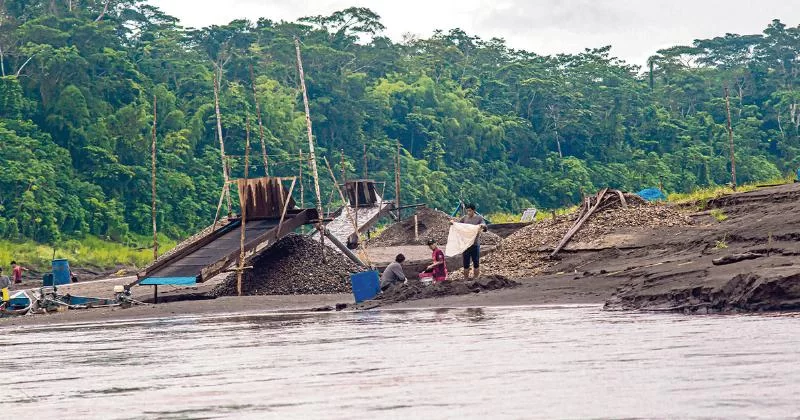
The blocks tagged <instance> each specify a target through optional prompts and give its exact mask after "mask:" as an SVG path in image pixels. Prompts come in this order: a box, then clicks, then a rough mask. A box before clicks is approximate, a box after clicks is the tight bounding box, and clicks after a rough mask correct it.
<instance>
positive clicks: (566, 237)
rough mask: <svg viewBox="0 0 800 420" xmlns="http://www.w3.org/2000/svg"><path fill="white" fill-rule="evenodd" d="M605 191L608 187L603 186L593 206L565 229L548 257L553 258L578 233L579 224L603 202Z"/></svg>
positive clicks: (581, 224)
mask: <svg viewBox="0 0 800 420" xmlns="http://www.w3.org/2000/svg"><path fill="white" fill-rule="evenodd" d="M607 192H608V188H603V189H602V190H601V191H600V192H599V193H598V194H597V202H596V203H595V204H594V206H592V208H591V209H589V211H588V212H586V214H585V215H584V216H583V217H581V218H579V219H578V221H576V222H575V224H574V225H572V227H571V228H570V230H569V231H567V233H566V235H564V237H563V238H562V239H561V242H559V243H558V246H556V248H555V249H554V250H553V252H552V253H551V254H550V258H554V257H555V256H556V254H558V252H559V251H561V249H563V248H564V247H565V246H566V245H567V243H569V241H570V240H571V239H572V237H573V236H575V234H576V233H578V231H579V230H580V228H581V226H583V224H584V223H585V222H586V221H587V220H589V218H590V217H592V214H593V213H594V212H595V210H597V208H598V207H600V203H602V202H603V199H604V198H605V195H606V193H607Z"/></svg>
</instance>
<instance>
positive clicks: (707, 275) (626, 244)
mask: <svg viewBox="0 0 800 420" xmlns="http://www.w3.org/2000/svg"><path fill="white" fill-rule="evenodd" d="M679 211H681V212H682V214H684V215H685V216H686V217H688V218H689V219H691V223H689V224H688V225H685V226H660V227H657V228H652V227H625V228H609V229H608V230H607V231H605V232H602V234H596V235H592V236H585V237H584V238H583V239H581V240H579V241H577V242H574V243H570V244H569V245H568V246H567V247H566V248H565V249H564V250H563V251H562V252H561V253H560V254H559V259H558V260H555V261H553V262H552V263H549V264H548V266H547V268H546V269H544V271H542V272H541V274H539V275H536V276H533V277H524V278H516V277H515V278H512V280H514V281H516V282H518V283H519V285H517V286H516V287H511V288H505V289H502V290H492V291H482V292H480V293H471V294H463V295H458V296H441V297H436V298H427V299H418V300H409V301H404V302H394V303H385V304H381V306H380V307H381V308H433V307H478V306H519V305H560V304H598V305H605V308H606V309H609V310H645V311H679V312H686V313H709V312H742V311H769V310H772V311H777V310H798V309H800V260H798V256H800V242H799V241H800V183H799V184H787V185H782V186H777V187H770V188H761V189H757V190H754V191H749V192H744V193H736V194H731V195H725V196H722V197H717V198H713V199H710V200H707V201H702V202H694V203H691V204H684V205H683V207H681V209H679ZM397 249H401V250H402V252H407V253H408V254H409V255H414V256H415V257H420V258H421V257H423V256H424V255H425V253H426V251H425V250H423V249H422V248H421V247H408V246H407V247H404V248H397ZM397 249H394V248H391V249H388V248H385V249H378V248H376V249H374V250H373V255H374V256H379V257H380V259H387V258H388V257H389V256H391V255H393V253H394V252H396V251H397ZM531 258H533V257H531ZM452 264H454V262H451V265H452ZM489 274H491V273H489ZM223 279H224V275H223V276H218V277H217V278H215V279H212V280H211V281H209V282H206V283H203V284H200V285H198V286H197V287H191V288H177V287H162V288H161V290H159V299H160V301H161V302H162V303H159V304H158V305H151V304H148V305H143V306H135V307H133V308H129V309H120V308H107V309H92V310H83V311H69V312H64V313H55V314H49V315H36V316H25V317H19V318H6V319H2V320H0V327H2V326H14V325H33V324H48V323H70V322H94V321H101V320H121V319H137V318H157V317H172V316H181V315H201V316H205V315H208V316H214V315H220V314H231V313H248V312H257V311H262V312H263V311H295V310H312V309H314V308H327V307H330V308H335V307H336V305H337V304H348V305H350V308H352V304H353V297H352V295H350V294H334V295H281V296H275V295H267V296H246V297H220V298H216V299H209V298H208V297H207V293H208V292H209V291H210V290H212V289H213V288H214V287H215V286H216V285H217V284H219V282H220V281H222V280H223ZM131 280H132V278H130V277H127V278H115V279H106V280H100V281H91V282H82V283H77V284H72V285H68V286H63V287H61V288H60V290H61V292H62V293H72V294H75V295H84V296H98V297H111V296H113V287H114V286H115V285H118V284H127V283H129V282H130V281H131ZM133 292H134V298H135V299H137V300H140V301H143V302H152V289H151V288H149V287H135V288H134V289H133ZM346 310H348V309H346Z"/></svg>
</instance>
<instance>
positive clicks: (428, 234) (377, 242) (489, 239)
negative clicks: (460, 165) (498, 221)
mask: <svg viewBox="0 0 800 420" xmlns="http://www.w3.org/2000/svg"><path fill="white" fill-rule="evenodd" d="M416 215H417V221H418V224H419V227H418V229H419V240H417V241H415V240H414V217H413V216H411V217H409V218H407V219H405V220H403V221H402V222H400V223H395V224H393V225H391V226H389V227H388V228H386V230H384V231H383V232H381V234H380V235H378V236H377V237H375V238H373V239H371V240H370V241H369V246H371V247H390V246H401V245H425V243H426V242H427V241H428V239H435V240H436V242H438V243H439V245H444V244H446V243H447V234H448V233H449V232H450V216H449V215H448V214H447V213H444V212H441V211H439V210H434V209H430V208H428V207H422V208H420V209H419V210H417V213H416ZM490 229H491V226H490ZM501 240H502V238H500V236H498V235H496V234H494V233H492V232H491V231H489V232H483V233H481V239H480V242H481V245H497V244H499V243H500V241H501Z"/></svg>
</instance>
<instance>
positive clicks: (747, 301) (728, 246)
mask: <svg viewBox="0 0 800 420" xmlns="http://www.w3.org/2000/svg"><path fill="white" fill-rule="evenodd" d="M698 206H699V207H703V208H705V209H715V210H716V211H717V212H719V213H718V214H723V215H725V216H726V217H727V219H726V220H724V221H722V222H718V221H717V220H716V219H715V218H713V217H712V216H711V215H710V214H709V213H708V212H707V211H704V212H699V213H697V214H696V215H695V219H696V220H697V224H698V226H694V227H691V228H685V229H665V230H663V231H662V232H660V233H659V234H658V235H652V236H650V237H641V238H637V239H635V240H632V241H631V242H630V244H629V245H631V248H630V249H626V250H617V252H618V255H616V256H615V257H614V258H613V259H601V260H595V261H591V260H589V258H590V257H591V256H590V255H588V254H584V255H578V254H576V255H571V256H569V257H568V258H566V259H565V260H564V261H563V262H562V264H561V265H560V267H557V268H556V269H560V270H568V269H570V268H573V269H575V270H578V271H580V272H581V274H579V276H580V277H581V278H582V279H585V280H587V281H589V280H591V279H592V278H596V277H598V276H607V277H611V278H613V279H618V280H619V281H620V287H619V289H618V290H617V291H616V293H615V294H614V295H613V296H612V297H611V298H610V299H608V300H607V302H606V304H605V307H606V308H607V309H623V310H629V309H639V310H655V311H681V312H686V313H709V312H740V311H775V310H798V309H800V259H798V255H800V243H798V240H800V184H789V185H785V186H779V187H774V188H764V189H760V190H756V191H752V192H747V193H741V194H733V195H730V196H725V197H721V198H718V199H715V200H711V201H709V202H707V203H698Z"/></svg>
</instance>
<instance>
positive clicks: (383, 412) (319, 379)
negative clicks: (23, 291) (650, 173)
mask: <svg viewBox="0 0 800 420" xmlns="http://www.w3.org/2000/svg"><path fill="white" fill-rule="evenodd" d="M0 334H2V337H3V339H2V341H0V354H2V355H3V356H4V357H3V372H4V375H3V377H4V378H3V382H4V385H3V395H4V398H3V399H4V401H3V403H2V408H1V409H2V417H3V418H11V419H15V418H30V417H31V416H35V417H37V418H60V419H72V418H75V419H82V418H104V419H118V418H119V419H121V418H126V419H127V418H133V419H149V418H166V419H184V418H280V419H290V418H329V419H337V418H342V419H345V418H346V419H351V418H371V417H375V418H426V419H428V418H742V417H763V418H788V417H794V416H796V415H797V414H798V413H800V398H798V397H797V393H796V390H797V389H798V385H797V384H798V383H800V364H798V363H797V361H798V360H800V315H797V314H776V315H736V316H702V317H688V316H682V315H671V314H641V313H620V312H604V311H602V310H600V307H598V306H552V307H511V308H470V309H463V308H462V309H435V310H394V311H393V310H384V311H376V312H360V313H352V312H351V313H324V314H319V313H315V314H311V313H282V314H278V313H267V314H258V315H236V316H227V317H221V318H220V317H217V318H216V319H211V318H203V317H178V318H169V319H150V320H140V321H124V322H123V321H119V322H105V323H96V324H71V325H58V326H40V327H30V326H28V327H11V328H4V329H0Z"/></svg>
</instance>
